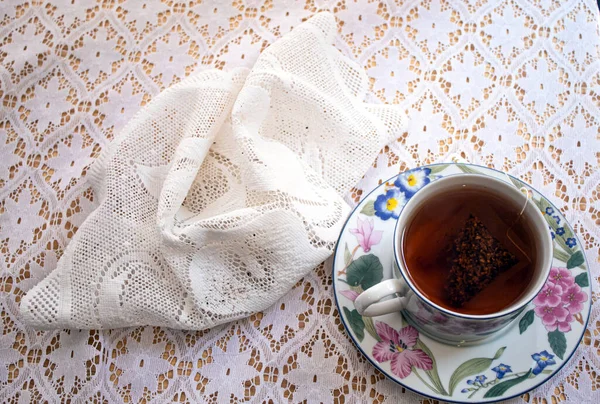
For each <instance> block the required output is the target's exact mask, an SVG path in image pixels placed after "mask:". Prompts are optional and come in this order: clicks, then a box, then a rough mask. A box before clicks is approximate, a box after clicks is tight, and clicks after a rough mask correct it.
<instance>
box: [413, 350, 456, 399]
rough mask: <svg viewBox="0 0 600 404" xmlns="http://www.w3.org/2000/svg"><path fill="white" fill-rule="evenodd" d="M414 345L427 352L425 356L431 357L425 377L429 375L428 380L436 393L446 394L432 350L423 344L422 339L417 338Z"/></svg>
mask: <svg viewBox="0 0 600 404" xmlns="http://www.w3.org/2000/svg"><path fill="white" fill-rule="evenodd" d="M416 347H417V348H418V349H420V350H422V351H423V352H425V353H426V354H427V356H429V357H430V358H431V361H432V362H433V366H432V368H431V370H426V371H425V374H426V375H427V377H429V380H431V383H432V384H433V386H434V387H435V388H436V389H437V391H438V393H439V394H441V395H443V396H447V395H448V392H447V391H446V389H445V388H444V385H443V384H442V381H441V380H440V375H439V373H438V368H437V362H436V360H435V356H433V352H431V349H429V347H428V346H427V345H425V343H424V342H423V341H421V340H420V339H419V340H417V345H416Z"/></svg>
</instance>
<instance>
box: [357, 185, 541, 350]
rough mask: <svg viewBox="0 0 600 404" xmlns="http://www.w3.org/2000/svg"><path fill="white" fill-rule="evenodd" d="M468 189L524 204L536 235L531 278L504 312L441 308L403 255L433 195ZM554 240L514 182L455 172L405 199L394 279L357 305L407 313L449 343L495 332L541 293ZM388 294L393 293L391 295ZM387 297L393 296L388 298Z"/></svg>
mask: <svg viewBox="0 0 600 404" xmlns="http://www.w3.org/2000/svg"><path fill="white" fill-rule="evenodd" d="M465 188H468V189H476V190H478V191H484V192H488V193H490V194H492V195H494V197H496V198H500V199H502V200H503V201H506V203H510V204H512V205H514V206H523V207H524V208H523V211H522V213H521V215H522V217H521V219H522V220H525V221H526V223H527V225H528V226H529V229H530V230H531V232H532V234H533V235H534V237H532V240H533V242H534V243H535V248H534V251H535V256H534V257H533V258H534V259H533V260H532V262H533V264H532V265H533V275H532V279H531V281H530V282H529V284H528V286H527V287H526V289H525V291H524V292H523V293H522V294H521V295H520V296H519V297H518V299H517V300H516V301H514V302H513V303H511V304H510V305H508V306H507V307H505V308H503V309H502V310H500V311H498V312H494V313H490V314H485V315H475V314H464V313H461V312H459V311H453V310H449V309H448V308H445V307H442V306H440V305H438V304H436V303H435V302H433V301H432V300H431V299H428V298H427V297H426V296H425V295H424V294H423V293H422V292H421V291H420V290H419V288H417V287H416V286H415V284H414V283H413V281H412V280H411V276H410V275H409V269H408V268H407V267H406V263H405V260H404V259H403V256H402V254H403V250H402V249H403V244H404V239H403V238H404V237H405V236H406V232H405V231H404V229H405V228H406V227H407V226H408V225H409V224H410V223H411V220H412V219H413V217H414V215H415V213H416V212H417V211H418V210H419V208H420V207H421V206H422V205H423V203H424V202H425V201H427V200H429V199H430V198H436V197H439V196H440V195H442V194H446V195H447V192H450V191H451V192H461V190H464V189H465ZM552 253H553V243H552V238H551V235H550V231H549V229H548V225H547V223H546V220H545V219H544V217H543V216H542V213H541V212H540V210H539V209H538V208H537V207H536V206H535V204H534V203H533V202H532V201H527V200H526V196H525V195H524V194H523V193H522V192H521V191H520V190H519V189H517V188H516V187H515V186H513V185H511V184H508V183H507V182H504V181H502V180H500V179H497V178H493V177H490V176H486V175H479V174H456V175H451V176H448V177H444V178H442V179H439V180H437V181H434V182H432V183H430V184H428V185H427V186H425V187H424V188H422V189H421V190H419V191H418V192H417V193H416V194H415V195H413V197H412V198H411V199H410V200H409V201H408V202H407V203H406V205H405V206H404V208H403V210H402V212H401V213H400V216H399V218H398V221H397V223H396V228H395V233H394V271H393V272H394V279H388V280H385V281H382V282H380V283H379V284H377V285H375V286H373V287H371V288H369V289H368V290H366V291H364V292H363V293H361V294H360V295H359V296H358V297H357V298H356V300H355V302H354V304H355V307H356V309H357V311H358V312H359V313H360V314H361V315H363V316H367V317H375V316H381V315H384V314H389V313H394V312H398V311H402V313H403V315H404V318H405V319H406V320H407V321H408V322H409V323H411V324H412V325H413V326H415V327H417V328H418V329H420V330H421V331H422V332H424V333H425V334H427V335H429V336H430V337H432V338H434V339H437V340H439V341H441V342H444V343H451V344H459V345H460V344H465V343H471V342H474V341H478V340H481V339H483V338H486V337H489V336H490V335H491V334H494V333H496V332H497V331H499V330H501V329H502V328H504V327H506V326H507V325H508V324H510V323H511V322H512V321H513V320H514V319H515V318H517V317H518V316H519V315H520V314H521V313H522V311H523V309H524V308H525V307H526V306H527V305H528V303H529V302H531V300H532V299H533V298H534V297H535V296H536V295H537V294H538V293H539V292H540V290H541V289H542V287H543V285H544V283H545V282H546V280H547V278H548V275H549V273H550V267H551V264H552ZM389 297H392V298H391V299H389ZM386 298H388V299H386Z"/></svg>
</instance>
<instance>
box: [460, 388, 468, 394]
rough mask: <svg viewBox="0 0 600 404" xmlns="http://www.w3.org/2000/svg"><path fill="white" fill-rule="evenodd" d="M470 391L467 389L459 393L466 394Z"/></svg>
mask: <svg viewBox="0 0 600 404" xmlns="http://www.w3.org/2000/svg"><path fill="white" fill-rule="evenodd" d="M469 391H470V390H469V389H462V390H461V391H460V392H461V393H468V392H469Z"/></svg>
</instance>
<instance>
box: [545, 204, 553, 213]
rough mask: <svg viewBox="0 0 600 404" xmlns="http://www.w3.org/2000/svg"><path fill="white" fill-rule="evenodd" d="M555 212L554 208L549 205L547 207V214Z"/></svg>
mask: <svg viewBox="0 0 600 404" xmlns="http://www.w3.org/2000/svg"><path fill="white" fill-rule="evenodd" d="M553 213H554V208H552V207H550V206H548V207H547V208H546V214H547V215H551V214H553Z"/></svg>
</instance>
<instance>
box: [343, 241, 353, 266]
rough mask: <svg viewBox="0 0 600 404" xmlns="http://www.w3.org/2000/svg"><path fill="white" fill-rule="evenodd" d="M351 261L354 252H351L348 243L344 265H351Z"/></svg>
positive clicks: (345, 249)
mask: <svg viewBox="0 0 600 404" xmlns="http://www.w3.org/2000/svg"><path fill="white" fill-rule="evenodd" d="M350 262H352V254H350V250H349V249H348V243H346V248H344V265H346V267H347V266H348V265H350Z"/></svg>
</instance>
